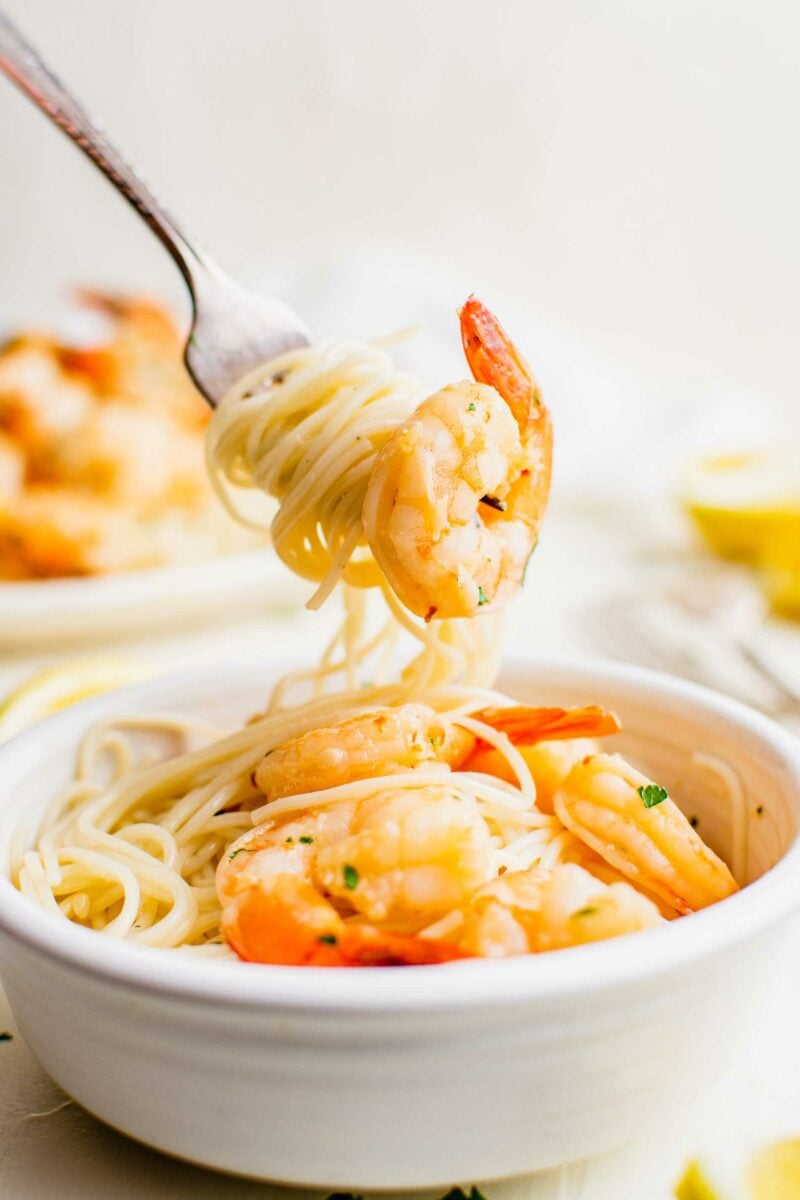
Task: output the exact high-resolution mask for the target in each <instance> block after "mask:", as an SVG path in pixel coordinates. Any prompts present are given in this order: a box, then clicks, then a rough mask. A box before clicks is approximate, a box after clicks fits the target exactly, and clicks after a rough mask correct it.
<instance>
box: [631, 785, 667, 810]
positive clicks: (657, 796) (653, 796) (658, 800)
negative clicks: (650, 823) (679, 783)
mask: <svg viewBox="0 0 800 1200" xmlns="http://www.w3.org/2000/svg"><path fill="white" fill-rule="evenodd" d="M636 790H637V792H638V793H639V795H640V796H641V798H642V804H643V805H644V806H645V808H655V806H656V805H657V804H663V803H664V801H665V800H669V792H668V791H667V789H666V788H662V787H659V786H658V784H657V783H646V784H643V785H642V787H638V788H637V789H636Z"/></svg>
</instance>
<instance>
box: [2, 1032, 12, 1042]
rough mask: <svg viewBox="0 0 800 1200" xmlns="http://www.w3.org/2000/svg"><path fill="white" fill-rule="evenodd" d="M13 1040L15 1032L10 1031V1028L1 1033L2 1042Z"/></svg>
mask: <svg viewBox="0 0 800 1200" xmlns="http://www.w3.org/2000/svg"><path fill="white" fill-rule="evenodd" d="M13 1040H14V1035H13V1033H9V1032H8V1030H4V1031H3V1033H0V1042H13Z"/></svg>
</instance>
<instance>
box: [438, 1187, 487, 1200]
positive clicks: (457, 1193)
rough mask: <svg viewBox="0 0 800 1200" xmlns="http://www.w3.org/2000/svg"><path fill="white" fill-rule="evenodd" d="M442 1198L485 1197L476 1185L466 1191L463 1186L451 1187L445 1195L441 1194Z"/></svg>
mask: <svg viewBox="0 0 800 1200" xmlns="http://www.w3.org/2000/svg"><path fill="white" fill-rule="evenodd" d="M442 1200H486V1197H485V1196H484V1194H483V1192H480V1191H478V1189H477V1188H476V1187H474V1188H470V1190H469V1191H468V1192H465V1191H464V1190H463V1188H453V1190H452V1191H450V1192H448V1193H447V1195H446V1196H442Z"/></svg>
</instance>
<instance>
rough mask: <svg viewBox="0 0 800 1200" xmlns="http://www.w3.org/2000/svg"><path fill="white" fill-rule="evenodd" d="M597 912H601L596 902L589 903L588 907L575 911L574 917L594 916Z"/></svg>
mask: <svg viewBox="0 0 800 1200" xmlns="http://www.w3.org/2000/svg"><path fill="white" fill-rule="evenodd" d="M596 912H599V909H598V908H597V905H596V904H587V906H586V908H579V909H578V911H577V912H575V913H573V914H572V915H573V917H593V916H594V915H595V913H596Z"/></svg>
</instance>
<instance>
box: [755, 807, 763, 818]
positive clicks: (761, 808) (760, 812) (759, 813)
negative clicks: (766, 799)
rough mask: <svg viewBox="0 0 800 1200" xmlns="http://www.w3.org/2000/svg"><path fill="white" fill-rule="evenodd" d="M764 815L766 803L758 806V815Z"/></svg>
mask: <svg viewBox="0 0 800 1200" xmlns="http://www.w3.org/2000/svg"><path fill="white" fill-rule="evenodd" d="M763 815H764V805H763V804H759V806H758V808H757V809H756V816H757V817H763Z"/></svg>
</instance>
